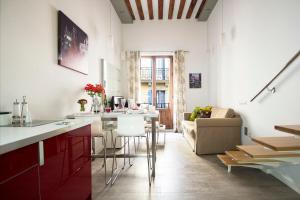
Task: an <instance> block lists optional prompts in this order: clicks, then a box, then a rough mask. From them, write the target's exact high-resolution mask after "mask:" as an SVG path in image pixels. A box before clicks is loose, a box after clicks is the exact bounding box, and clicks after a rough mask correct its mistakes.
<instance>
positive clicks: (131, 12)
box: [124, 0, 135, 20]
mask: <svg viewBox="0 0 300 200" xmlns="http://www.w3.org/2000/svg"><path fill="white" fill-rule="evenodd" d="M124 1H125V4H126V7H127V9H128V11H129V13H130V15H131V18H132V20H135V16H134V14H133V11H132V7H131V4H130V1H129V0H124Z"/></svg>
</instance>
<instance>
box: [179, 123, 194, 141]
mask: <svg viewBox="0 0 300 200" xmlns="http://www.w3.org/2000/svg"><path fill="white" fill-rule="evenodd" d="M182 128H183V131H184V132H185V133H188V134H190V135H191V136H192V137H193V138H195V122H192V121H186V120H184V121H182Z"/></svg>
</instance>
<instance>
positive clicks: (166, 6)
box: [130, 0, 202, 20]
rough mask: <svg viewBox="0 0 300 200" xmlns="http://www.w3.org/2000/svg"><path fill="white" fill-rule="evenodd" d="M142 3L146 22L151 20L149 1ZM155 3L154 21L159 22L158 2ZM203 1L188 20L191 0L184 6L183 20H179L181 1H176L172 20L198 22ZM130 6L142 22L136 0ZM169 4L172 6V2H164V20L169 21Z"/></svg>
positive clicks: (200, 0)
mask: <svg viewBox="0 0 300 200" xmlns="http://www.w3.org/2000/svg"><path fill="white" fill-rule="evenodd" d="M141 2H142V7H143V12H144V16H145V20H150V19H149V12H148V4H147V0H141ZM152 2H153V14H154V20H158V0H152ZM201 2H202V0H198V1H197V4H196V6H195V8H194V10H193V14H192V16H191V18H190V19H186V14H187V11H188V9H189V7H190V4H191V0H186V3H185V5H184V10H183V14H182V17H181V19H177V14H178V9H179V4H180V0H175V6H174V11H173V19H172V20H197V19H195V16H196V13H197V11H198V9H199V7H200V4H201ZM130 4H131V7H132V10H133V13H134V16H135V19H136V20H140V17H139V14H138V10H137V7H136V3H135V0H130ZM169 4H170V0H164V12H163V14H164V16H163V20H169V19H168V13H169Z"/></svg>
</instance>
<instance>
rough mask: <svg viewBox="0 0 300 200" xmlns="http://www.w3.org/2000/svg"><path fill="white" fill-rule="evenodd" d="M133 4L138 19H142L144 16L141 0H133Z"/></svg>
mask: <svg viewBox="0 0 300 200" xmlns="http://www.w3.org/2000/svg"><path fill="white" fill-rule="evenodd" d="M135 4H136V7H137V9H138V13H139V16H140V20H144V19H145V16H144V11H143V7H142V3H141V0H135Z"/></svg>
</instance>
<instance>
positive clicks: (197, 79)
mask: <svg viewBox="0 0 300 200" xmlns="http://www.w3.org/2000/svg"><path fill="white" fill-rule="evenodd" d="M189 85H190V88H201V73H190V74H189Z"/></svg>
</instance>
